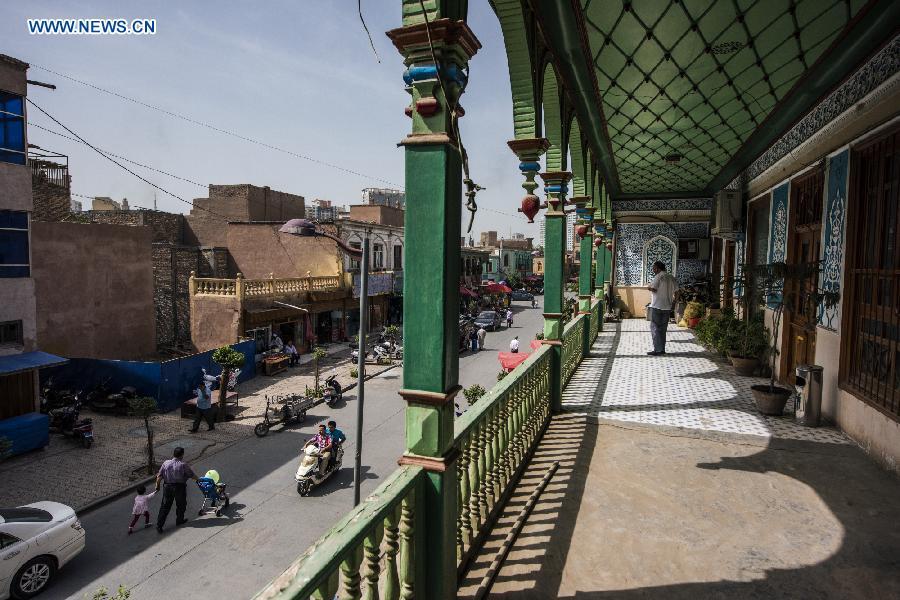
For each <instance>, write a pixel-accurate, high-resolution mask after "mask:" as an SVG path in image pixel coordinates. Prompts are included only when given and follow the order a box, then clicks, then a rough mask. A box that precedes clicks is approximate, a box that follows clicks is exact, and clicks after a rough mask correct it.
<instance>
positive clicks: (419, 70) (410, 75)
mask: <svg viewBox="0 0 900 600" xmlns="http://www.w3.org/2000/svg"><path fill="white" fill-rule="evenodd" d="M437 73H438V71H437V67H435V66H434V65H427V66H424V67H410V68H408V69H407V70H406V71H404V72H403V81H405V82H406V84H407V85H409V84H411V83H412V82H413V81H422V80H423V79H437Z"/></svg>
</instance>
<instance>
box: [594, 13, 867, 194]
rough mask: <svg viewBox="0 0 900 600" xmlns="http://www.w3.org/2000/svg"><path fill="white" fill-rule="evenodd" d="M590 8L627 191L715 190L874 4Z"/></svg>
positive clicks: (617, 157) (604, 94)
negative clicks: (717, 180) (671, 158)
mask: <svg viewBox="0 0 900 600" xmlns="http://www.w3.org/2000/svg"><path fill="white" fill-rule="evenodd" d="M581 3H582V6H583V9H584V21H585V24H586V30H587V36H588V44H589V46H590V51H591V54H592V56H593V66H594V68H595V69H596V77H597V82H598V85H599V91H600V96H601V98H602V102H603V112H604V115H605V117H606V122H607V132H608V135H609V141H610V145H611V148H612V153H613V156H614V161H615V168H616V171H617V172H618V177H619V182H620V184H621V193H623V194H644V193H647V194H651V193H673V192H678V191H683V192H697V191H700V190H703V189H704V188H706V187H707V185H708V184H709V183H710V181H711V180H712V179H713V178H714V177H715V176H716V175H718V174H719V173H720V171H722V169H723V167H724V166H725V165H726V163H728V162H729V160H730V159H731V158H732V157H733V156H734V155H735V153H736V152H737V151H738V150H739V149H740V147H741V146H742V144H743V143H744V142H745V141H746V140H747V138H748V137H749V136H750V135H751V134H752V133H753V132H754V131H755V130H756V129H757V127H759V125H760V124H761V123H762V122H763V120H764V119H765V118H766V117H767V116H768V115H769V114H770V113H771V112H772V111H773V109H775V107H776V106H777V105H778V102H779V101H780V100H781V99H783V98H784V97H785V95H786V94H787V92H788V91H789V90H790V89H791V88H792V87H793V86H794V84H795V83H797V81H798V79H799V78H800V77H801V76H802V75H803V74H804V73H805V72H806V71H807V69H809V68H810V66H811V65H813V64H814V63H815V62H816V60H817V59H818V58H819V57H820V56H821V55H822V53H823V52H824V51H825V50H826V49H828V47H829V45H830V44H831V43H832V42H833V41H834V39H835V38H836V36H837V35H838V34H839V33H840V32H841V30H842V29H844V27H845V26H846V25H847V23H848V22H849V21H850V19H852V17H853V16H854V15H856V14H857V13H858V12H859V10H860V9H861V8H862V7H863V6H864V4H865V2H864V0H797V1H790V0H636V1H634V2H623V1H622V0H581ZM670 154H678V155H681V159H680V160H679V161H678V162H677V163H667V162H666V160H665V158H664V157H665V156H667V155H670Z"/></svg>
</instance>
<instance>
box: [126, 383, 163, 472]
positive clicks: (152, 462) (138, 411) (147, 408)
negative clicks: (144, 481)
mask: <svg viewBox="0 0 900 600" xmlns="http://www.w3.org/2000/svg"><path fill="white" fill-rule="evenodd" d="M128 408H129V412H130V413H131V414H132V415H134V416H136V417H140V418H141V419H143V420H144V430H145V431H146V432H147V475H153V473H154V472H155V470H156V457H155V456H154V454H153V428H152V427H150V419H151V418H152V416H153V414H154V413H156V411H157V406H156V398H153V397H151V396H139V397H137V398H129V399H128Z"/></svg>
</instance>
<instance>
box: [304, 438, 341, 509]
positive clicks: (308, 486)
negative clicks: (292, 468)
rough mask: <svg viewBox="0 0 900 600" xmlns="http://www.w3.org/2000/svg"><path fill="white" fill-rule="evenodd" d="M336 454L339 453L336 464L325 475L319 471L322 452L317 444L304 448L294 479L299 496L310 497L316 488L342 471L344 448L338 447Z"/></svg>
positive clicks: (335, 450) (335, 449)
mask: <svg viewBox="0 0 900 600" xmlns="http://www.w3.org/2000/svg"><path fill="white" fill-rule="evenodd" d="M334 452H336V453H337V454H335V456H334V464H332V465H331V466H330V467H328V469H327V470H326V471H325V474H324V475H323V474H322V472H321V471H320V470H319V461H320V460H322V458H321V456H322V451H321V450H319V447H318V446H316V445H315V444H310V445H309V446H306V447H305V448H303V452H302V453H301V454H300V464H299V465H298V466H297V474H296V475H295V476H294V479H296V480H297V493H298V494H300V495H301V496H308V495H309V492H310V491H312V489H313V488H314V487H315V486H317V485H319V484H321V483H322V482H323V481H325V480H326V479H328V478H329V477H331V475H332V474H333V473H336V472H338V471H340V469H341V463H342V462H343V461H344V448H343V446H342V445H338V446H336V447H335V448H334Z"/></svg>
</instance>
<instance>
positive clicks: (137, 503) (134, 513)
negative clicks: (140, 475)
mask: <svg viewBox="0 0 900 600" xmlns="http://www.w3.org/2000/svg"><path fill="white" fill-rule="evenodd" d="M135 491H136V492H137V495H136V496H135V497H134V506H133V507H132V508H131V523H129V524H128V535H131V534H132V533H134V526H135V525H137V522H138V519H140V518H141V516H143V517H144V529H146V528H147V527H150V526H151V525H153V523H151V522H150V498H152V497H153V496H155V495H156V490H154V491H152V492H150V493H149V494H148V493H147V486H144V485H139V486H137V489H136V490H135Z"/></svg>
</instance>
